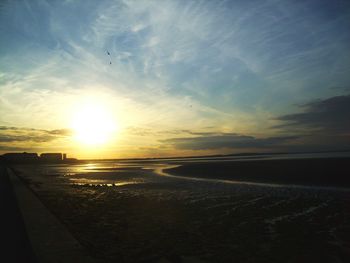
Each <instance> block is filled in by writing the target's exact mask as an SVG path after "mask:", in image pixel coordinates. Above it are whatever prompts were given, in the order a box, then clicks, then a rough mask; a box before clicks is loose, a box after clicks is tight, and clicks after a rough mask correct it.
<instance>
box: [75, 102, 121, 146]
mask: <svg viewBox="0 0 350 263" xmlns="http://www.w3.org/2000/svg"><path fill="white" fill-rule="evenodd" d="M72 128H73V130H74V134H75V138H76V140H77V141H79V142H81V143H83V144H86V145H101V144H104V143H106V142H107V141H108V140H109V139H110V138H111V136H112V135H113V133H114V132H115V131H116V128H117V127H116V122H115V120H114V118H113V117H112V115H111V114H110V112H109V111H108V110H107V109H106V108H105V107H103V105H99V104H94V103H88V104H85V105H82V106H81V107H80V108H79V109H77V110H76V112H75V114H74V115H73V119H72Z"/></svg>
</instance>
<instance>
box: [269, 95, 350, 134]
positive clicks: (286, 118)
mask: <svg viewBox="0 0 350 263" xmlns="http://www.w3.org/2000/svg"><path fill="white" fill-rule="evenodd" d="M301 108H302V110H303V111H302V112H301V113H294V114H287V115H283V116H280V117H278V118H277V120H279V121H281V122H282V123H281V124H279V125H277V126H275V128H279V129H282V130H301V131H308V132H314V133H319V134H320V133H321V134H322V133H323V134H333V135H344V134H345V135H350V121H349V116H350V95H343V96H336V97H331V98H328V99H324V100H317V101H313V102H309V103H306V104H304V105H301Z"/></svg>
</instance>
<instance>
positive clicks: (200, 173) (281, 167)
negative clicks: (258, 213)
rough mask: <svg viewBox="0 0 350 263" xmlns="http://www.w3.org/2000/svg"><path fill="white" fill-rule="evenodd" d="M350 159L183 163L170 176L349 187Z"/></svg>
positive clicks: (169, 171) (172, 169) (170, 172)
mask: <svg viewBox="0 0 350 263" xmlns="http://www.w3.org/2000/svg"><path fill="white" fill-rule="evenodd" d="M349 164H350V158H312V159H311V158H310V159H286V160H283V159H282V160H249V161H230V162H220V161H217V162H197V163H182V164H181V165H180V166H178V167H175V168H171V169H167V170H166V172H167V173H169V174H172V175H177V176H185V177H196V178H210V179H223V180H234V181H242V182H255V183H275V184H287V185H291V184H296V185H309V186H325V187H332V186H335V187H350V168H349Z"/></svg>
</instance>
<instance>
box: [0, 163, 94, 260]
mask: <svg viewBox="0 0 350 263" xmlns="http://www.w3.org/2000/svg"><path fill="white" fill-rule="evenodd" d="M7 173H8V175H9V179H10V182H11V184H12V186H13V189H14V193H15V195H16V197H17V200H18V206H19V210H20V211H21V213H22V214H23V219H24V225H25V227H26V230H27V232H28V237H29V240H30V243H31V244H32V247H33V251H34V253H35V256H36V259H37V262H39V263H42V262H43V263H92V262H96V260H94V259H92V258H91V257H90V256H89V255H88V253H87V251H86V250H85V248H83V247H82V246H81V245H80V243H79V242H78V241H77V240H76V239H75V238H74V237H73V236H72V235H71V233H70V232H69V231H68V230H67V228H66V227H65V226H64V225H63V224H62V223H61V222H60V221H59V220H58V219H57V218H56V217H55V216H54V215H53V214H52V213H51V212H50V211H49V210H48V209H47V208H46V207H45V206H44V205H43V203H42V202H41V201H40V200H39V199H38V197H37V196H36V195H35V194H34V193H33V192H32V191H31V190H30V189H29V188H28V187H27V186H26V185H24V184H23V182H22V181H21V180H20V179H19V178H18V176H16V175H15V174H14V173H13V172H12V171H11V170H9V169H8V170H7ZM0 262H1V260H0ZM25 262H29V261H25Z"/></svg>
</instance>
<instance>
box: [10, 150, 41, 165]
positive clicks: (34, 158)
mask: <svg viewBox="0 0 350 263" xmlns="http://www.w3.org/2000/svg"><path fill="white" fill-rule="evenodd" d="M3 159H4V160H5V161H6V162H9V163H35V162H38V161H39V156H38V154H37V153H27V152H23V153H5V154H4V155H3Z"/></svg>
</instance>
